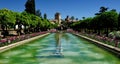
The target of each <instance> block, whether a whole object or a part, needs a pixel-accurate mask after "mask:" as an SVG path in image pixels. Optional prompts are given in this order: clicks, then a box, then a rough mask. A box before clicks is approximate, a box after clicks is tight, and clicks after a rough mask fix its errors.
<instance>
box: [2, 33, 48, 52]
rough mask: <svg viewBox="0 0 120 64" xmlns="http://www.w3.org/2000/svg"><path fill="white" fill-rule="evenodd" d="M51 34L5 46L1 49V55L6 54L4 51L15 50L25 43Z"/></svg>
mask: <svg viewBox="0 0 120 64" xmlns="http://www.w3.org/2000/svg"><path fill="white" fill-rule="evenodd" d="M48 34H49V33H46V34H42V35H39V36H36V37H32V38H29V39H26V40H23V41H19V42H16V43H14V44H10V45H7V46H4V47H0V53H2V52H4V51H7V50H9V49H12V48H15V47H17V46H20V45H22V44H25V43H28V42H30V41H33V40H35V39H38V38H41V37H43V36H46V35H48Z"/></svg>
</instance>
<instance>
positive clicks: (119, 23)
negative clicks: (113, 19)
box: [118, 13, 120, 30]
mask: <svg viewBox="0 0 120 64" xmlns="http://www.w3.org/2000/svg"><path fill="white" fill-rule="evenodd" d="M119 29H120V13H119V15H118V30H119Z"/></svg>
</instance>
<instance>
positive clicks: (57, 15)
mask: <svg viewBox="0 0 120 64" xmlns="http://www.w3.org/2000/svg"><path fill="white" fill-rule="evenodd" d="M55 21H56V22H57V23H58V24H59V25H60V24H61V15H60V13H58V12H57V13H56V14H55Z"/></svg>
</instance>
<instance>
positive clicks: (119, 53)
mask: <svg viewBox="0 0 120 64" xmlns="http://www.w3.org/2000/svg"><path fill="white" fill-rule="evenodd" d="M73 34H74V35H77V36H79V37H82V38H84V39H86V40H89V41H92V43H93V44H95V45H97V46H99V47H100V48H103V49H105V50H107V51H109V52H111V53H113V54H114V55H115V56H117V57H119V58H120V49H119V48H117V47H113V46H110V45H108V44H104V43H102V42H100V41H97V40H94V39H91V38H89V37H86V36H83V35H80V34H75V33H73Z"/></svg>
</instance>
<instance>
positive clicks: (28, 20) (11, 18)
mask: <svg viewBox="0 0 120 64" xmlns="http://www.w3.org/2000/svg"><path fill="white" fill-rule="evenodd" d="M17 20H20V22H21V23H22V24H23V25H24V26H25V28H26V27H28V28H26V29H29V28H33V29H36V28H37V29H40V30H47V29H50V28H52V27H54V26H53V25H52V24H51V23H50V22H49V20H47V19H43V18H41V17H39V16H36V15H34V14H30V13H27V12H26V11H24V12H22V13H19V12H13V11H11V10H8V9H1V10H0V23H1V24H2V25H5V28H14V26H15V25H16V21H17ZM37 29H36V30H37Z"/></svg>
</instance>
